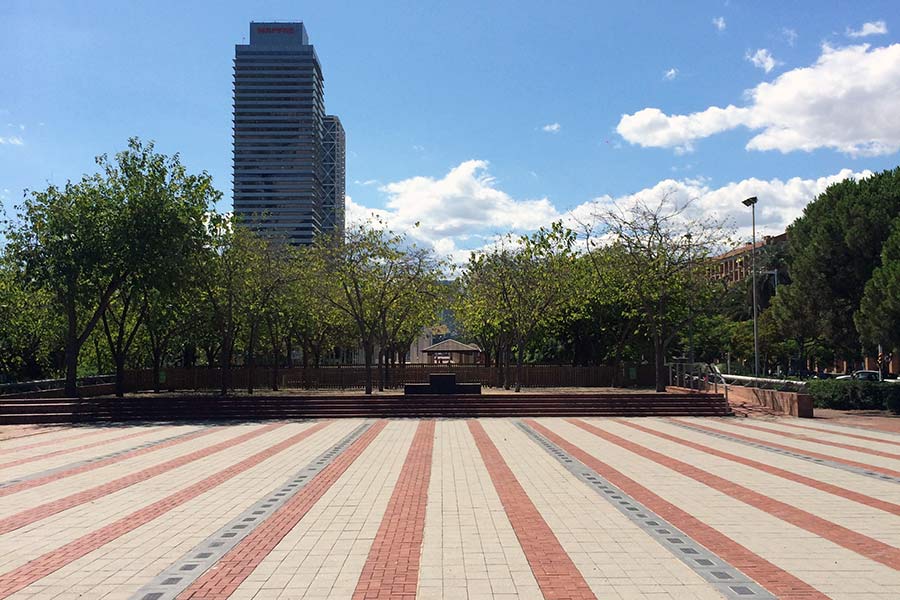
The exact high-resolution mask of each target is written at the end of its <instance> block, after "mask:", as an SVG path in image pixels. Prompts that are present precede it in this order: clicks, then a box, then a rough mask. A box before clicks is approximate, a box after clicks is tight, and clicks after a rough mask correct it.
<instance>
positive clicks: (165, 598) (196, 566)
mask: <svg viewBox="0 0 900 600" xmlns="http://www.w3.org/2000/svg"><path fill="white" fill-rule="evenodd" d="M371 426H372V424H371V423H363V424H362V425H360V426H359V427H357V428H356V429H354V430H353V431H352V432H350V433H349V434H348V435H346V436H345V437H344V438H343V439H341V441H339V442H338V443H337V444H335V445H334V446H332V447H331V448H329V449H328V450H327V451H326V452H324V453H322V454H320V455H319V456H317V457H316V458H315V459H313V461H312V462H310V463H309V464H307V465H306V466H305V467H303V468H302V469H301V470H300V471H298V472H297V473H295V474H294V476H292V477H291V478H290V479H288V480H287V481H286V482H284V483H283V484H282V485H281V486H279V487H278V488H277V489H276V490H275V491H274V493H272V494H271V495H266V496H264V497H263V498H264V499H263V500H259V501H257V502H256V504H254V505H253V506H250V507H249V508H248V509H247V510H245V511H244V512H243V513H241V514H240V515H238V516H237V517H236V518H235V519H233V520H232V521H231V522H230V523H228V524H227V525H225V526H224V527H222V528H221V529H219V530H218V531H217V532H215V533H214V534H212V535H211V536H209V537H208V538H206V539H205V540H204V541H202V542H201V543H200V544H198V545H197V546H196V547H194V548H193V549H192V550H191V551H190V552H188V553H187V554H185V555H184V556H182V557H181V558H179V559H178V560H177V561H175V562H174V563H172V564H171V565H169V567H168V568H166V569H165V570H164V571H163V572H162V573H160V574H159V575H157V576H156V577H154V578H153V580H152V581H150V582H149V583H148V584H147V585H145V586H144V587H142V588H141V589H139V590H138V591H137V592H136V593H135V594H134V595H133V596H131V598H132V600H174V599H175V598H177V597H178V594H180V593H181V592H183V591H184V590H185V589H187V588H188V587H189V586H190V585H191V584H192V583H193V582H195V581H196V580H197V579H199V578H200V576H201V575H203V573H204V572H205V571H206V570H208V569H209V568H210V567H212V566H213V565H214V564H216V563H217V562H218V561H219V560H221V559H222V557H223V556H225V554H227V553H228V552H229V551H230V550H231V549H232V548H234V547H235V546H236V545H237V544H238V543H239V542H240V541H241V540H243V539H244V538H245V537H247V536H248V535H249V534H250V532H252V531H253V530H254V529H255V528H256V527H258V526H259V525H260V524H261V523H262V522H263V521H265V520H266V519H267V518H269V517H271V516H272V515H273V514H275V512H276V511H277V510H278V509H279V508H281V507H282V506H284V504H285V503H286V502H287V501H288V500H290V499H291V498H292V497H293V496H294V495H296V494H297V493H298V492H299V491H300V490H302V489H303V487H304V486H305V485H306V484H307V483H309V482H310V481H311V480H312V479H313V477H315V476H316V475H317V474H318V473H319V471H321V470H322V469H324V468H325V467H327V466H328V465H329V464H330V463H331V461H333V460H334V459H335V458H337V457H338V456H339V455H340V454H341V453H342V452H344V451H345V450H346V449H347V448H348V447H349V446H350V445H351V444H352V443H353V442H355V441H356V440H357V439H358V438H359V437H360V436H361V435H362V434H363V433H365V432H366V430H367V429H369V427H371Z"/></svg>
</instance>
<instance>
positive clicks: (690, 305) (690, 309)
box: [684, 232, 696, 368]
mask: <svg viewBox="0 0 900 600" xmlns="http://www.w3.org/2000/svg"><path fill="white" fill-rule="evenodd" d="M684 239H686V240H687V254H688V269H689V271H688V277H689V279H688V282H689V283H688V285H690V286H693V284H694V281H693V275H694V261H693V258H692V257H691V240H692V239H693V236H692V235H691V234H690V232H688V233H686V234H684ZM691 292H692V290H689V291H688V294H689V295H688V298H690V300H689V301H688V314H689V317H688V318H689V320H690V323H689V326H690V330H689V338H688V339H689V340H690V341H689V344H688V345H689V348H690V355H689V356H690V361H691V368H693V363H694V361H695V360H696V359H695V358H694V300H693V298H694V295H693V293H691Z"/></svg>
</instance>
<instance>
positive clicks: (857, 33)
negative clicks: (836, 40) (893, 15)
mask: <svg viewBox="0 0 900 600" xmlns="http://www.w3.org/2000/svg"><path fill="white" fill-rule="evenodd" d="M887 32H888V29H887V23H885V22H884V21H870V22H869V23H863V26H862V27H860V28H859V29H850V28H849V27H848V28H847V32H846V35H847V37H852V38H861V37H867V36H870V35H884V34H886V33H887Z"/></svg>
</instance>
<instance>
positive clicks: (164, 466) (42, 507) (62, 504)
mask: <svg viewBox="0 0 900 600" xmlns="http://www.w3.org/2000/svg"><path fill="white" fill-rule="evenodd" d="M280 427H284V423H274V424H272V425H266V426H265V427H260V428H259V429H254V430H252V431H248V432H247V433H244V434H242V435H239V436H237V437H235V438H232V439H229V440H225V441H224V442H219V443H218V444H213V445H212V446H207V447H206V448H201V449H200V450H195V451H193V452H190V453H188V454H185V455H184V456H179V457H178V458H173V459H172V460H167V461H166V462H164V463H161V464H158V465H154V466H152V467H147V468H146V469H142V470H140V471H137V472H135V473H132V474H130V475H125V476H124V477H119V478H118V479H113V480H112V481H110V482H107V483H104V484H103V485H98V486H96V487H92V488H90V489H87V490H84V491H82V492H78V493H75V494H71V495H69V496H66V497H64V498H60V499H59V500H54V501H52V502H47V503H44V504H39V505H38V506H35V507H34V508H29V509H27V510H23V511H22V512H19V513H16V514H14V515H11V516H9V517H6V518H4V519H0V535H3V534H6V533H9V532H10V531H15V530H16V529H19V528H20V527H25V526H26V525H31V524H32V523H35V522H37V521H40V520H41V519H46V518H47V517H50V516H52V515H55V514H57V513H61V512H62V511H64V510H68V509H70V508H74V507H76V506H78V505H80V504H84V503H86V502H91V501H93V500H97V499H98V498H102V497H103V496H106V495H108V494H112V493H115V492H118V491H119V490H122V489H124V488H127V487H129V486H132V485H134V484H136V483H141V482H142V481H146V480H148V479H150V478H151V477H156V476H157V475H162V474H163V473H166V472H168V471H171V470H173V469H177V468H179V467H183V466H184V465H187V464H190V463H192V462H194V461H196V460H200V459H201V458H206V457H207V456H211V455H213V454H216V453H217V452H222V451H224V450H228V449H229V448H233V447H234V446H236V445H237V444H242V443H244V442H246V441H249V440H252V439H253V438H256V437H259V436H261V435H263V434H265V433H268V432H270V431H272V430H274V429H278V428H280ZM195 439H196V437H195ZM183 440H184V438H181V439H178V440H172V441H173V442H176V443H177V442H181V441H183ZM161 445H162V444H160V446H161ZM155 448H159V446H156V447H155ZM117 458H118V457H117ZM34 481H40V480H34ZM30 483H32V482H31V481H25V482H23V484H30Z"/></svg>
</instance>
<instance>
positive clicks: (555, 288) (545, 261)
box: [467, 222, 575, 392]
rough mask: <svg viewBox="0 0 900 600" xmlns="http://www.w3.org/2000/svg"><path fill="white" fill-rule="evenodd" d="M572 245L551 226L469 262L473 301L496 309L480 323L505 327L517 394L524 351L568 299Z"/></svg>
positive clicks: (567, 234)
mask: <svg viewBox="0 0 900 600" xmlns="http://www.w3.org/2000/svg"><path fill="white" fill-rule="evenodd" d="M574 242H575V234H574V233H573V232H572V231H570V230H568V229H566V228H564V227H563V226H562V223H560V222H556V223H554V224H553V225H552V226H551V227H550V229H544V228H541V229H539V230H538V231H537V232H535V233H534V234H532V235H530V236H522V237H520V238H518V239H515V240H514V239H512V238H511V237H509V238H507V240H506V243H505V244H504V245H501V246H498V247H495V248H493V249H491V250H488V251H485V252H483V253H480V254H473V255H472V257H471V258H470V259H469V264H468V267H467V271H469V272H470V273H471V275H470V276H469V286H470V287H469V290H470V291H476V292H477V293H479V295H480V298H478V299H477V300H475V302H476V303H479V302H480V303H481V304H482V306H483V305H484V303H485V302H494V303H496V305H497V306H498V308H499V312H498V311H497V310H491V312H490V313H487V312H485V317H487V318H488V320H487V321H485V323H495V324H497V325H500V324H501V323H503V324H504V325H506V326H508V331H509V334H510V338H511V342H512V343H513V344H515V347H516V379H515V390H516V391H517V392H519V391H521V389H522V363H523V360H524V356H525V346H526V345H527V344H528V342H529V341H531V339H532V337H533V336H534V334H535V332H536V331H537V330H538V328H539V327H541V326H543V325H547V324H549V323H550V322H552V320H553V319H555V318H556V317H557V316H558V315H560V314H562V312H563V311H564V310H565V307H566V306H567V304H568V303H569V302H571V300H572V292H573V288H572V286H571V285H570V284H571V273H570V272H571V268H572V265H573V263H574V260H575V258H574V255H573V253H572V246H573V244H574ZM488 315H490V316H489V317H488Z"/></svg>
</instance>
